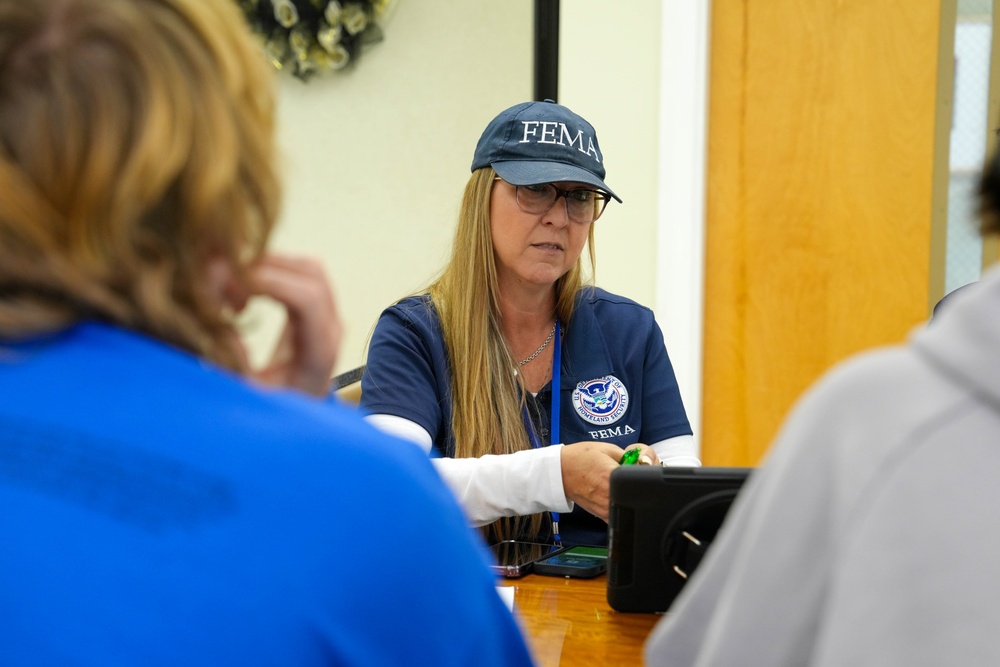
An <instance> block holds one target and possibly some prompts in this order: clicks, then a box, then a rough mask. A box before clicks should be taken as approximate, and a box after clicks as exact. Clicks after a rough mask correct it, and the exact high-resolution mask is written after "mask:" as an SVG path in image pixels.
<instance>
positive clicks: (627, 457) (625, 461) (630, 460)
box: [618, 447, 642, 466]
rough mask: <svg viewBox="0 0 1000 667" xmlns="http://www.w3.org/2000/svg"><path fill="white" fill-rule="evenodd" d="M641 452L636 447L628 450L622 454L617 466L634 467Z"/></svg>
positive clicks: (639, 448)
mask: <svg viewBox="0 0 1000 667" xmlns="http://www.w3.org/2000/svg"><path fill="white" fill-rule="evenodd" d="M641 452H642V448H641V447H636V448H635V449H630V450H628V451H627V452H625V453H624V454H622V460H621V461H619V462H618V464H619V465H623V466H630V465H634V464H635V463H636V462H637V461H638V460H639V454H640V453H641Z"/></svg>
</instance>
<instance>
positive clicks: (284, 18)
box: [273, 0, 299, 28]
mask: <svg viewBox="0 0 1000 667" xmlns="http://www.w3.org/2000/svg"><path fill="white" fill-rule="evenodd" d="M273 4H274V20H275V21H277V22H278V24H279V25H280V26H281V27H282V28H291V27H292V26H293V25H295V24H296V23H298V22H299V10H298V7H296V6H295V4H294V3H293V2H292V0H273Z"/></svg>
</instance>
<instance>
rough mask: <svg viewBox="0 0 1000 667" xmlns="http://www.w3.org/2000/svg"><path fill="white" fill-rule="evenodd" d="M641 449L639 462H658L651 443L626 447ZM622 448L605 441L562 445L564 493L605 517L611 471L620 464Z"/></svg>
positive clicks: (589, 510)
mask: <svg viewBox="0 0 1000 667" xmlns="http://www.w3.org/2000/svg"><path fill="white" fill-rule="evenodd" d="M636 447H639V448H641V449H642V454H640V455H639V462H640V463H641V464H643V465H654V464H658V463H659V458H658V457H657V456H656V452H655V451H653V448H652V447H648V446H646V445H642V444H636V445H632V446H630V447H629V448H628V449H635V448H636ZM621 458H622V448H621V447H619V446H617V445H612V444H610V443H607V442H595V441H589V442H577V443H574V444H572V445H566V446H565V447H563V448H562V453H561V456H560V463H561V465H562V478H563V489H564V490H565V492H566V497H567V498H568V499H570V500H572V501H573V502H574V503H576V504H578V505H580V506H581V507H583V509H585V510H587V511H588V512H590V513H591V514H593V515H595V516H598V517H600V518H601V519H604V520H605V521H607V520H608V514H609V512H610V505H611V499H610V487H611V472H612V471H613V470H615V469H616V468H618V467H619V463H618V462H619V461H621Z"/></svg>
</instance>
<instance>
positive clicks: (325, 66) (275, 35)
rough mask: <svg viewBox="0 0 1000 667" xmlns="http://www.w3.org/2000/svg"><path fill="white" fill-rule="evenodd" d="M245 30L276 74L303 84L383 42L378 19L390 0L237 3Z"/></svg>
mask: <svg viewBox="0 0 1000 667" xmlns="http://www.w3.org/2000/svg"><path fill="white" fill-rule="evenodd" d="M239 3H240V6H241V7H242V9H243V13H244V15H245V16H246V17H247V20H248V21H249V23H250V27H251V28H252V29H253V30H254V32H255V33H257V35H258V36H259V37H260V38H261V39H262V41H263V44H264V51H265V52H266V54H267V56H268V57H269V58H270V60H271V63H272V64H273V65H274V66H275V68H276V69H279V70H288V71H290V72H291V73H292V74H294V75H295V76H296V77H298V78H299V79H301V80H302V81H308V80H309V79H310V78H312V77H313V76H314V75H316V74H318V73H320V72H324V71H335V70H342V69H344V68H345V67H347V66H348V65H349V64H351V63H353V62H355V61H356V60H357V58H358V56H359V55H360V53H361V47H363V46H367V45H369V44H374V43H375V42H380V41H382V29H381V28H380V27H379V26H378V23H377V21H378V20H379V19H380V18H382V17H383V16H384V15H385V14H386V13H387V12H388V10H389V6H390V5H391V4H392V3H393V0H239Z"/></svg>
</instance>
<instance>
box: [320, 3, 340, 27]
mask: <svg viewBox="0 0 1000 667" xmlns="http://www.w3.org/2000/svg"><path fill="white" fill-rule="evenodd" d="M343 11H344V10H343V9H342V8H341V7H340V3H339V2H337V0H330V2H329V3H328V4H327V6H326V10H325V11H324V12H323V18H325V19H326V22H327V23H329V24H330V25H337V24H338V23H340V15H341V14H342V13H343Z"/></svg>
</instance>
